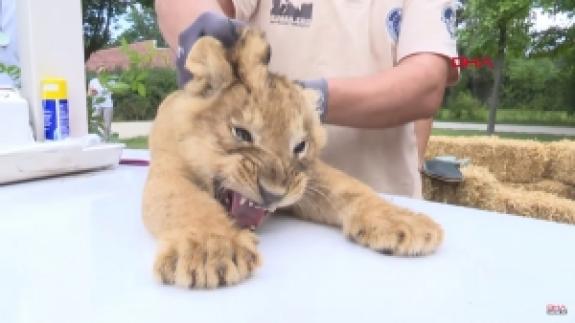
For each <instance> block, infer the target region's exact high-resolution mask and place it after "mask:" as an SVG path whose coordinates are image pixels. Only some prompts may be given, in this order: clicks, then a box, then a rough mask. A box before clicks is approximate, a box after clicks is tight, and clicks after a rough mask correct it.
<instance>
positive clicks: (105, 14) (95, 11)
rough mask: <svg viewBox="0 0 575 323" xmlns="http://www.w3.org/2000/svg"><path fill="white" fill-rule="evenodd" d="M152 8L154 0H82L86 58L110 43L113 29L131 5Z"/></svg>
mask: <svg viewBox="0 0 575 323" xmlns="http://www.w3.org/2000/svg"><path fill="white" fill-rule="evenodd" d="M134 4H140V5H141V6H143V7H144V8H152V7H153V0H82V21H83V28H84V59H85V60H87V59H88V58H89V57H90V54H92V53H93V52H95V51H97V50H98V49H101V48H103V47H105V46H106V45H108V44H109V43H110V39H111V34H112V29H113V28H114V27H115V26H116V24H117V23H118V20H119V17H120V16H121V15H123V14H125V13H126V11H127V9H128V8H129V6H130V5H134Z"/></svg>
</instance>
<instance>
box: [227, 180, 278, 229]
mask: <svg viewBox="0 0 575 323" xmlns="http://www.w3.org/2000/svg"><path fill="white" fill-rule="evenodd" d="M216 199H217V200H218V201H220V203H221V204H222V205H223V206H224V208H225V209H226V210H227V211H228V215H229V216H231V217H232V218H234V220H235V221H236V223H237V224H238V225H239V226H240V227H242V228H249V229H251V230H255V229H256V228H257V227H259V226H260V224H262V222H263V221H264V219H265V218H266V217H267V216H268V215H270V214H271V213H273V210H269V209H266V208H265V207H263V206H261V205H259V204H257V203H256V202H254V201H252V200H250V199H248V198H246V197H244V196H243V195H242V194H240V193H238V192H236V191H232V190H230V189H227V188H222V189H220V190H218V192H217V193H216Z"/></svg>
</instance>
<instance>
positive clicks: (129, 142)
mask: <svg viewBox="0 0 575 323" xmlns="http://www.w3.org/2000/svg"><path fill="white" fill-rule="evenodd" d="M432 135H436V136H486V134H485V132H484V131H475V130H449V129H433V131H432ZM496 135H497V136H498V137H501V138H510V139H533V140H538V141H554V140H561V139H570V140H575V137H572V136H554V135H532V134H525V133H497V134H496ZM119 141H120V142H123V143H125V144H126V146H127V147H128V148H130V149H148V137H135V138H130V139H121V140H119Z"/></svg>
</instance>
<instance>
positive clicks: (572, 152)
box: [548, 140, 575, 185]
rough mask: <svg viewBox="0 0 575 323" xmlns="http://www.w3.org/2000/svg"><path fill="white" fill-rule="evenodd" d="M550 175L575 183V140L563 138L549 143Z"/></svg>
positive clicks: (568, 182)
mask: <svg viewBox="0 0 575 323" xmlns="http://www.w3.org/2000/svg"><path fill="white" fill-rule="evenodd" d="M548 154H549V168H548V174H549V177H550V178H552V179H554V180H557V181H561V182H563V183H565V184H570V185H575V141H573V140H561V141H557V142H553V143H550V144H548Z"/></svg>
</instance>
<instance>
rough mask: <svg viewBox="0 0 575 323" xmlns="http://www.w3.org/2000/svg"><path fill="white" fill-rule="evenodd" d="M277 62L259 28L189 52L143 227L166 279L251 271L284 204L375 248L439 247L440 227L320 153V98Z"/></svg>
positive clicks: (156, 140) (230, 280)
mask: <svg viewBox="0 0 575 323" xmlns="http://www.w3.org/2000/svg"><path fill="white" fill-rule="evenodd" d="M268 61H269V46H268V44H267V42H266V41H265V40H264V38H263V36H262V34H261V33H259V32H257V31H255V30H253V29H248V28H246V29H244V30H242V31H241V36H240V39H239V40H238V41H237V43H236V44H235V45H234V47H232V48H229V49H227V48H224V47H223V46H222V44H221V43H220V42H219V41H218V40H216V39H215V38H211V37H204V38H202V39H200V40H198V42H197V43H196V44H195V45H194V47H193V48H192V50H191V52H190V53H189V55H188V57H187V62H186V67H187V68H188V69H189V70H190V72H192V74H193V75H194V78H193V80H192V81H190V82H189V83H188V84H187V85H186V86H185V87H184V88H183V89H181V90H178V91H175V92H174V93H172V94H171V95H169V96H168V97H167V98H166V99H165V100H164V102H163V103H162V104H161V106H160V108H159V110H158V114H157V117H156V119H155V121H154V124H153V129H152V132H151V135H150V151H151V164H150V169H149V175H148V178H147V182H146V186H145V191H144V196H143V219H144V223H145V225H146V227H147V228H148V229H149V231H150V232H151V233H152V234H153V235H154V236H155V237H156V238H157V240H158V242H159V250H158V254H157V258H156V261H155V264H154V273H155V275H156V276H157V278H158V279H159V280H160V281H162V282H163V283H165V284H176V285H179V286H184V287H189V288H213V287H217V286H225V285H231V284H234V283H237V282H239V281H241V280H243V279H245V278H247V277H248V276H250V274H251V273H252V272H253V271H254V270H255V269H256V268H257V267H258V265H260V255H259V254H258V251H257V248H256V245H257V238H256V236H255V234H254V233H253V232H252V231H251V230H249V229H250V228H254V227H257V226H258V225H259V224H260V223H261V221H262V220H263V218H265V217H266V216H267V215H269V214H271V213H272V212H273V211H274V210H276V209H282V210H284V211H289V212H291V213H293V214H294V215H295V216H298V217H301V218H304V219H308V220H311V221H315V222H320V223H325V224H328V225H333V226H339V227H341V229H342V231H343V233H344V234H345V235H346V236H347V237H349V238H350V239H352V240H353V241H356V242H357V243H359V244H362V245H364V246H367V247H369V248H371V249H374V250H377V251H381V252H385V253H390V254H394V255H406V256H412V255H425V254H429V253H431V252H433V251H434V250H435V249H436V248H437V247H438V245H439V244H440V243H441V241H442V230H441V228H440V226H439V225H438V224H436V223H435V222H434V221H433V220H431V219H430V218H429V217H426V216H424V215H421V214H415V213H413V212H411V211H408V210H406V209H402V208H399V207H397V206H394V205H391V204H389V203H388V202H386V201H384V200H382V199H381V198H380V197H379V196H378V195H377V194H376V193H375V192H373V191H372V190H371V189H370V188H368V187H367V186H366V185H363V184H362V183H360V182H359V181H357V180H355V179H353V178H351V177H350V176H347V175H345V174H343V173H342V172H340V171H338V170H336V169H334V168H331V167H329V166H328V165H326V164H325V163H323V162H322V161H320V160H319V159H318V154H319V152H320V149H321V148H322V146H323V145H324V142H325V138H324V130H323V129H322V127H321V124H320V121H319V118H318V116H317V114H316V112H315V111H314V106H315V104H314V103H315V100H317V98H318V97H317V93H316V92H314V91H313V90H308V89H304V88H302V87H301V86H299V85H297V84H296V83H294V82H291V81H289V80H287V79H286V78H285V77H283V76H280V75H276V74H273V73H270V72H269V71H268V68H267V63H268Z"/></svg>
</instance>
